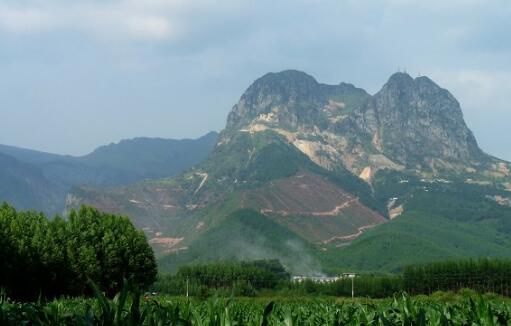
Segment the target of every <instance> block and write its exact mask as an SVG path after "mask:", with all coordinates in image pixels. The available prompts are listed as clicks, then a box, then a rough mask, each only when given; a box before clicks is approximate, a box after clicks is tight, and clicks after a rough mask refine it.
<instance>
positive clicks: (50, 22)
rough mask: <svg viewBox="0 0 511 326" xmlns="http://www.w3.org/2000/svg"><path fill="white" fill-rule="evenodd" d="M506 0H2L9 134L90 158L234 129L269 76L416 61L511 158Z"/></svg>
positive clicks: (335, 74)
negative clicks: (124, 143) (228, 124)
mask: <svg viewBox="0 0 511 326" xmlns="http://www.w3.org/2000/svg"><path fill="white" fill-rule="evenodd" d="M509 31H511V1H509V0H449V1H446V0H428V1H423V0H421V1H418V0H332V1H329V0H325V1H320V0H273V1H268V0H257V1H255V0H253V1H248V0H223V1H213V0H73V1H69V0H0V122H1V125H0V126H1V127H0V143H2V144H9V145H14V146H20V147H25V148H32V149H37V150H42V151H47V152H54V153H60V154H72V155H82V154H86V153H88V152H90V151H92V150H93V149H94V148H96V147H98V146H99V145H103V144H108V143H112V142H117V141H119V140H121V139H125V138H133V137H139V136H146V137H162V138H196V137H199V136H201V135H203V134H205V133H207V132H208V131H211V130H217V131H218V130H221V129H223V127H224V126H225V121H226V118H227V114H228V112H229V111H230V110H231V108H232V106H233V105H234V104H235V103H236V102H237V101H238V99H239V97H240V96H241V94H242V93H243V92H244V90H245V89H246V88H247V87H248V86H249V85H250V84H251V82H253V81H254V80H255V79H256V78H258V77H260V76H262V75H264V74H265V73H267V72H276V71H281V70H285V69H297V70H302V71H305V72H307V73H309V74H310V75H312V76H314V77H315V78H316V79H317V80H318V81H319V82H323V83H328V84H337V83H340V82H349V83H353V84H355V85H356V86H358V87H361V88H364V89H366V90H367V91H368V92H370V93H372V94H373V93H375V92H377V91H378V90H379V89H380V88H381V86H382V85H383V84H384V83H385V82H386V81H387V79H388V78H389V76H390V75H391V74H392V73H394V72H396V71H398V70H401V71H403V70H406V71H407V72H408V73H410V75H412V76H417V75H419V74H422V75H426V76H429V77H430V78H432V79H433V80H434V81H436V82H437V83H438V84H439V85H440V86H442V87H444V88H447V89H449V90H450V91H451V92H452V93H453V95H454V96H455V97H456V98H457V99H458V100H459V102H460V103H461V106H462V109H463V111H464V115H465V119H466V122H467V124H468V125H469V127H470V128H471V129H472V130H473V131H474V133H475V135H476V138H477V139H478V141H479V144H480V146H481V147H482V148H483V149H484V150H485V151H487V152H488V153H490V154H492V155H496V156H498V157H501V158H504V159H507V160H511V132H510V127H511V105H510V104H509V103H510V101H511V37H510V34H509Z"/></svg>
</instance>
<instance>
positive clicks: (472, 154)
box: [370, 73, 484, 169]
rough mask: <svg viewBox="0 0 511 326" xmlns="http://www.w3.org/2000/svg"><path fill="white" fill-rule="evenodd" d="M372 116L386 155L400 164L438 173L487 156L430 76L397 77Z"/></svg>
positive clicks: (381, 95)
mask: <svg viewBox="0 0 511 326" xmlns="http://www.w3.org/2000/svg"><path fill="white" fill-rule="evenodd" d="M370 111H373V112H372V114H373V115H375V116H376V117H377V121H378V127H377V131H374V130H373V132H375V133H376V134H377V136H378V138H379V139H380V141H381V143H382V150H383V152H384V154H385V155H387V156H389V157H392V158H393V160H395V161H396V162H398V163H400V164H403V165H406V166H408V167H424V166H427V167H429V168H433V169H435V168H436V167H438V168H445V167H447V166H450V165H451V163H452V162H458V163H459V162H465V163H467V164H468V165H470V164H473V163H475V162H477V161H480V160H481V158H482V157H483V156H484V154H483V153H482V151H481V150H480V149H479V147H478V145H477V142H476V140H475V137H474V136H473V134H472V132H471V131H470V130H469V129H468V127H467V125H466V124H465V121H464V119H463V113H462V111H461V108H460V104H459V103H458V101H457V100H456V99H455V98H454V96H452V94H451V93H450V92H449V91H447V90H445V89H443V88H441V87H440V86H438V85H437V84H436V83H434V82H433V81H432V80H431V79H429V78H428V77H417V78H415V79H413V78H412V77H410V76H409V75H408V74H405V73H396V74H394V75H393V76H392V77H391V78H390V79H389V81H388V82H387V83H386V84H385V85H384V86H383V88H382V89H381V90H380V91H379V92H378V93H376V94H375V95H374V97H373V100H372V102H371V108H370ZM435 165H436V167H435Z"/></svg>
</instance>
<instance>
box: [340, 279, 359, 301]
mask: <svg viewBox="0 0 511 326" xmlns="http://www.w3.org/2000/svg"><path fill="white" fill-rule="evenodd" d="M342 276H343V277H347V278H351V298H352V299H353V298H354V297H355V276H357V274H355V273H344V274H342Z"/></svg>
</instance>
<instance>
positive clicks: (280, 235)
mask: <svg viewBox="0 0 511 326" xmlns="http://www.w3.org/2000/svg"><path fill="white" fill-rule="evenodd" d="M313 250H314V249H313V247H312V246H311V245H309V244H308V243H307V242H306V241H305V240H303V239H302V238H300V237H298V236H297V235H296V234H294V233H293V232H291V231H290V230H288V229H286V228H285V227H283V226H281V225H279V224H277V223H275V222H273V221H272V220H271V219H269V218H267V217H266V216H264V215H262V214H259V213H258V212H256V211H254V210H251V209H242V210H237V211H235V212H233V213H231V214H229V215H228V216H227V217H226V218H225V219H224V220H223V221H222V222H221V223H219V224H218V225H217V226H215V227H213V228H211V229H209V230H208V231H206V232H205V233H204V234H202V236H201V237H200V238H198V239H197V240H196V241H195V242H193V243H192V244H191V245H190V247H189V249H188V250H186V251H182V252H180V253H178V254H174V255H170V256H166V257H164V258H162V259H160V261H159V267H160V269H163V270H165V271H173V270H175V269H176V268H177V267H178V266H179V265H182V264H190V263H198V262H205V261H215V260H253V259H261V258H278V259H280V260H281V261H282V262H283V264H284V265H285V266H286V267H287V268H288V269H290V270H291V271H295V272H298V271H304V270H309V271H314V269H315V268H317V266H318V263H317V262H316V261H315V259H314V258H313V256H312V253H313Z"/></svg>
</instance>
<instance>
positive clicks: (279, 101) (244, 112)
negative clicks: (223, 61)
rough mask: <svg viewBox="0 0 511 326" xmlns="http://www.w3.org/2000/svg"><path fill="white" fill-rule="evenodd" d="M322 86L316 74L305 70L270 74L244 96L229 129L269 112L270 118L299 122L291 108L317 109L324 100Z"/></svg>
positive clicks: (228, 126) (228, 122)
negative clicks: (313, 74) (316, 106)
mask: <svg viewBox="0 0 511 326" xmlns="http://www.w3.org/2000/svg"><path fill="white" fill-rule="evenodd" d="M320 88H321V87H320V85H319V84H318V82H317V81H316V80H315V79H314V78H313V77H312V76H310V75H308V74H306V73H304V72H301V71H297V70H285V71H282V72H279V73H268V74H266V75H264V76H263V77H261V78H259V79H257V80H256V81H255V82H254V83H253V84H252V85H250V87H249V88H248V89H247V90H246V91H245V93H244V94H243V95H242V96H241V98H240V100H239V102H238V103H237V104H236V105H235V106H234V107H233V109H232V111H231V113H230V114H229V116H228V119H227V129H239V128H241V127H242V126H244V125H246V124H247V123H249V122H250V121H252V120H253V119H255V118H257V117H260V116H261V115H265V118H266V120H268V119H270V120H272V119H274V120H278V116H280V117H281V118H282V119H280V120H279V121H280V122H281V123H285V122H286V121H287V122H288V124H290V125H291V126H292V125H296V116H295V115H294V113H296V112H290V111H289V110H287V109H293V108H296V107H297V106H300V107H301V108H302V111H303V110H305V109H310V108H313V107H314V106H315V105H317V104H318V103H320V102H321V101H322V98H321V91H320ZM292 111H296V110H292Z"/></svg>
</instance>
